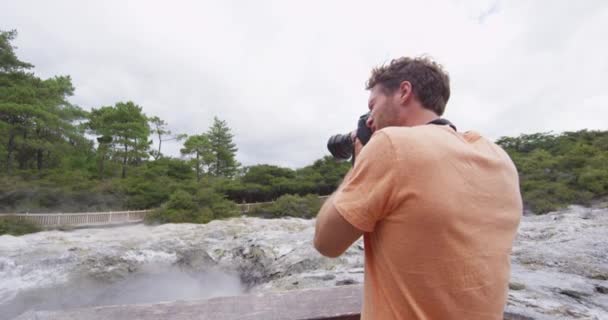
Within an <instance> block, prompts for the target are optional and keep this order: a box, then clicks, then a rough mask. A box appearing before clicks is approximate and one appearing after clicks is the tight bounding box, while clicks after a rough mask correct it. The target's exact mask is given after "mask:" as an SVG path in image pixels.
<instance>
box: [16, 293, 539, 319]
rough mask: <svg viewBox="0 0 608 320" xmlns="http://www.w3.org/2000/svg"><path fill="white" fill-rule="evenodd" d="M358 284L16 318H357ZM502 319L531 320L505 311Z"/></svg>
mask: <svg viewBox="0 0 608 320" xmlns="http://www.w3.org/2000/svg"><path fill="white" fill-rule="evenodd" d="M362 291H363V288H362V287H361V286H360V285H353V286H342V287H334V288H323V289H306V290H295V291H284V292H274V293H266V294H252V295H243V296H234V297H219V298H213V299H208V300H195V301H176V302H166V303H157V304H139V305H122V306H105V307H96V308H87V309H75V310H68V311H38V312H28V313H25V314H22V315H21V316H19V317H17V318H16V319H15V320H33V319H36V320H76V319H88V320H102V319H115V320H123V319H124V320H126V319H144V320H161V319H173V320H185V319H214V320H233V319H239V320H356V319H359V318H360V314H359V312H360V309H361V303H362ZM504 319H505V320H533V319H531V318H528V317H523V316H519V315H515V314H511V313H505V316H504Z"/></svg>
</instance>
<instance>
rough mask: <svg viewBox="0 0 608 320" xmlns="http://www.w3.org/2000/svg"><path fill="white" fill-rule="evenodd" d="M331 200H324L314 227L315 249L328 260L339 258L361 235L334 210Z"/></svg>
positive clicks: (360, 232)
mask: <svg viewBox="0 0 608 320" xmlns="http://www.w3.org/2000/svg"><path fill="white" fill-rule="evenodd" d="M333 198H334V196H333V195H332V196H331V197H329V198H328V199H327V200H325V203H324V204H323V207H321V210H320V211H319V214H318V215H317V224H316V226H315V249H317V251H319V253H321V254H322V255H324V256H327V257H330V258H335V257H338V256H340V255H341V254H342V253H344V251H346V249H348V247H350V245H351V244H353V242H355V241H357V239H359V237H361V235H362V234H363V231H361V230H359V229H357V228H355V227H353V225H352V224H350V223H349V222H348V221H346V219H344V217H342V215H341V214H340V213H339V212H338V210H336V207H335V206H334V203H333Z"/></svg>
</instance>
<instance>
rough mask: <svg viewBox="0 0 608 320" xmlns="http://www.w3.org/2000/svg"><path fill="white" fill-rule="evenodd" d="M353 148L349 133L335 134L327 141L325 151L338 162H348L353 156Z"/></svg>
mask: <svg viewBox="0 0 608 320" xmlns="http://www.w3.org/2000/svg"><path fill="white" fill-rule="evenodd" d="M353 148H354V146H353V139H352V138H351V136H350V133H347V134H336V135H334V136H331V137H330V138H329V140H327V149H328V150H329V152H330V153H331V155H332V156H333V157H334V158H336V159H338V160H348V159H349V158H350V157H351V156H352V155H353Z"/></svg>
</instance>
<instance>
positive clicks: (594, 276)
mask: <svg viewBox="0 0 608 320" xmlns="http://www.w3.org/2000/svg"><path fill="white" fill-rule="evenodd" d="M589 278H591V279H594V280H603V281H606V280H608V274H603V273H594V274H592V275H591V276H589Z"/></svg>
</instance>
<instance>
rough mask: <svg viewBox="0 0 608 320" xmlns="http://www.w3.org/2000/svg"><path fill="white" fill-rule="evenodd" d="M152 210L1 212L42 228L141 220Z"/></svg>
mask: <svg viewBox="0 0 608 320" xmlns="http://www.w3.org/2000/svg"><path fill="white" fill-rule="evenodd" d="M151 211H152V210H135V211H107V212H77V213H9V214H7V213H3V214H0V217H3V216H12V217H16V218H18V219H22V220H27V221H31V222H33V223H35V224H37V225H39V226H40V227H42V228H56V227H62V226H70V227H86V226H103V225H115V224H126V223H135V222H141V221H143V220H144V218H145V217H146V214H148V213H149V212H151Z"/></svg>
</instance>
